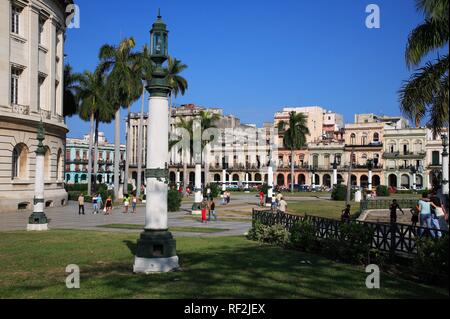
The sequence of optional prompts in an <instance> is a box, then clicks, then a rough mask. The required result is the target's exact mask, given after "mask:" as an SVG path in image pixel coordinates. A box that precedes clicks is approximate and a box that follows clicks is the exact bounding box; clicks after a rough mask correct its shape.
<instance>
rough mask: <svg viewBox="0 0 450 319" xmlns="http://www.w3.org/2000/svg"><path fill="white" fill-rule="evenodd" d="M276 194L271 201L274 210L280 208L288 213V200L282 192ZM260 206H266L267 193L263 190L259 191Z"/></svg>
mask: <svg viewBox="0 0 450 319" xmlns="http://www.w3.org/2000/svg"><path fill="white" fill-rule="evenodd" d="M274 196H275V198H274V200H272V202H271V208H272V210H279V211H281V212H283V213H286V210H287V202H286V201H285V200H284V197H283V194H282V193H281V192H279V193H278V194H276V195H274ZM259 206H261V207H264V206H266V201H265V194H264V192H263V191H260V192H259Z"/></svg>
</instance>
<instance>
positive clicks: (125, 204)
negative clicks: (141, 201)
mask: <svg viewBox="0 0 450 319" xmlns="http://www.w3.org/2000/svg"><path fill="white" fill-rule="evenodd" d="M123 206H124V208H125V211H124V214H128V206H130V197H129V196H128V194H125V196H124V198H123Z"/></svg>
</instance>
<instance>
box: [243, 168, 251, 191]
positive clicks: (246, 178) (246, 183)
mask: <svg viewBox="0 0 450 319" xmlns="http://www.w3.org/2000/svg"><path fill="white" fill-rule="evenodd" d="M244 189H245V192H246V193H249V192H250V191H249V189H248V173H245V184H244Z"/></svg>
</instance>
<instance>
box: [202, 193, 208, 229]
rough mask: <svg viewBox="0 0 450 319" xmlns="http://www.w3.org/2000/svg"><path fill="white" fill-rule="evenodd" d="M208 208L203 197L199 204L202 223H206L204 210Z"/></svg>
mask: <svg viewBox="0 0 450 319" xmlns="http://www.w3.org/2000/svg"><path fill="white" fill-rule="evenodd" d="M207 209H208V203H207V202H206V200H205V199H203V201H202V203H201V205H200V210H201V212H202V224H203V223H205V224H206V223H208V221H207V219H206V210H207Z"/></svg>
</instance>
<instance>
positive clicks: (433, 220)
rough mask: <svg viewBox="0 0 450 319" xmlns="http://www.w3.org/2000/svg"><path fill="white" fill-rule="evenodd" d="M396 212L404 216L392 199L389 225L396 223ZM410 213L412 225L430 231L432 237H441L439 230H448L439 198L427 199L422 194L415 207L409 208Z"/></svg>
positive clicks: (395, 201) (426, 196) (446, 217)
mask: <svg viewBox="0 0 450 319" xmlns="http://www.w3.org/2000/svg"><path fill="white" fill-rule="evenodd" d="M397 210H400V212H401V213H402V214H403V215H404V214H405V212H404V211H403V209H402V208H401V207H400V205H399V204H398V202H397V200H396V199H394V200H393V201H392V203H391V205H390V206H389V211H390V221H391V224H394V223H396V222H397ZM410 212H411V223H412V225H413V226H417V223H419V225H420V227H424V228H428V229H430V231H429V232H430V234H431V236H432V237H441V232H440V231H439V230H448V212H447V211H446V209H445V205H443V203H442V201H441V200H440V199H439V197H437V196H435V195H434V194H432V196H431V197H428V195H427V194H426V193H424V194H422V199H420V200H419V201H418V202H417V205H416V207H413V208H411V211H410ZM423 232H424V229H420V230H419V235H422V234H423Z"/></svg>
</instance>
